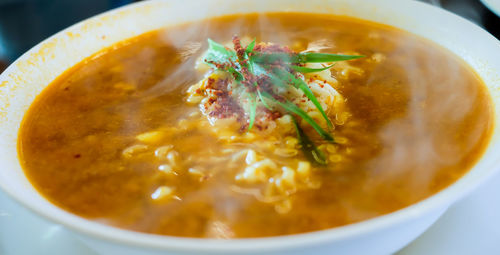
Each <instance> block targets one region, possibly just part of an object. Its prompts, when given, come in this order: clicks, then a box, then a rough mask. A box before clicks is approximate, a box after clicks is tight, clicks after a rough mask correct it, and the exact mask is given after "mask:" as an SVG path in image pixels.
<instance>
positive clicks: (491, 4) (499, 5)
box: [481, 0, 500, 17]
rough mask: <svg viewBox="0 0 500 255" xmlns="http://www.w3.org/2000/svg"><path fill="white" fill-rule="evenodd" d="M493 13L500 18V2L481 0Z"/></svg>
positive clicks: (498, 0) (499, 0) (497, 0)
mask: <svg viewBox="0 0 500 255" xmlns="http://www.w3.org/2000/svg"><path fill="white" fill-rule="evenodd" d="M481 2H482V3H483V4H484V5H486V7H488V9H490V10H491V11H492V12H493V13H495V14H496V15H497V16H498V17H500V0H481Z"/></svg>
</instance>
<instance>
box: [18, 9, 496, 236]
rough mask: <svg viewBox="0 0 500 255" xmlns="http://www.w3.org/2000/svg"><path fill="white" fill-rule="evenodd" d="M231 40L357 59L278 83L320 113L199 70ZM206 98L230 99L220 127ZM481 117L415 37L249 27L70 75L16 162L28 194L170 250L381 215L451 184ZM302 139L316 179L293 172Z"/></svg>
mask: <svg viewBox="0 0 500 255" xmlns="http://www.w3.org/2000/svg"><path fill="white" fill-rule="evenodd" d="M234 34H238V35H240V36H241V44H242V46H243V47H247V45H249V44H251V43H252V40H253V39H254V38H255V41H256V47H257V48H255V52H254V53H255V54H257V53H259V51H258V49H260V50H261V51H265V50H266V47H271V48H272V47H274V48H275V49H276V48H279V49H282V50H283V49H285V48H286V49H289V50H290V52H291V53H290V54H302V53H305V52H320V53H333V54H342V55H360V56H361V55H362V56H364V57H363V58H359V59H353V60H349V61H339V62H335V63H323V64H318V63H299V64H297V63H295V64H292V65H296V66H300V67H303V68H321V69H324V70H321V71H316V72H311V73H307V72H304V73H301V72H299V71H293V70H291V69H290V67H286V68H288V69H286V68H285V70H287V72H288V71H289V73H290V74H292V75H294V77H295V79H298V80H299V82H303V83H304V84H306V86H307V87H308V88H309V89H310V90H311V92H312V94H313V95H314V97H315V98H316V99H317V100H318V102H319V104H320V105H321V107H318V106H317V105H315V104H314V103H313V102H312V101H313V100H311V98H310V96H307V95H306V94H307V93H305V92H304V91H305V90H304V89H305V88H302V89H300V88H292V87H293V86H292V85H290V84H288V83H287V84H288V85H287V86H288V87H285V88H284V89H282V90H281V91H280V90H279V88H277V87H275V86H276V84H275V83H276V82H274V83H271V85H270V86H274V87H272V88H271V90H262V92H267V93H276V94H275V95H276V96H275V97H272V98H268V99H265V98H264V99H261V98H258V97H257V96H258V95H257V94H254V96H255V98H253V99H252V97H251V96H250V97H249V96H248V93H249V91H250V92H252V91H254V92H255V91H256V90H251V89H250V90H249V89H248V88H246V87H239V86H240V85H238V82H237V81H236V80H237V79H236V78H235V76H234V73H232V74H231V73H229V74H228V72H227V71H221V70H217V68H214V67H213V66H210V65H206V61H205V62H204V61H203V59H204V56H206V52H207V48H208V45H207V39H208V38H211V39H213V40H214V41H215V42H219V43H221V44H225V45H226V46H227V49H228V50H232V46H233V45H232V43H231V38H232V37H233V35H234ZM251 54H253V53H251ZM251 54H250V55H251ZM294 56H295V55H294ZM330 64H334V65H333V66H332V67H331V68H326V67H329V66H330ZM325 68H326V69H325ZM292 69H293V68H292ZM299 69H300V68H299ZM265 70H267V71H269V70H271V69H265ZM301 70H304V69H301ZM258 77H259V76H258V75H256V76H255V77H254V78H255V79H257V78H258ZM252 84H253V83H252ZM256 86H258V88H257V90H259V89H261V87H260V86H264V85H262V84H261V83H259V82H257V85H256ZM221 91H222V92H221ZM220 93H226V94H225V95H228V98H229V99H230V100H236V101H235V102H236V106H234V105H235V104H231V105H232V106H231V107H233V108H231V107H225V108H224V109H225V111H224V113H228V114H222V115H220V114H212V112H214V111H215V110H214V109H218V108H217V107H221V104H222V103H221V102H217V101H218V100H219V99H220V95H221V94H220ZM245 93H246V94H245ZM255 93H256V92H255ZM248 98H250V99H248ZM274 99H276V100H277V102H274V105H273V102H271V101H272V100H274ZM245 100H246V101H245ZM248 100H250V101H252V100H255V102H256V103H257V106H256V110H255V117H254V120H253V121H254V124H253V125H254V126H253V127H251V125H249V124H250V122H252V121H251V119H252V117H251V116H250V115H252V114H251V111H252V110H251V108H252V103H249V101H248ZM266 100H271V101H267V102H268V103H269V104H270V107H269V108H268V107H267V106H266V105H264V103H265V102H266ZM285 100H288V101H290V102H291V103H293V104H294V105H295V106H296V107H298V108H300V109H301V110H302V111H304V112H305V113H307V114H308V116H310V118H311V119H312V120H313V121H314V123H316V124H317V125H319V126H320V128H321V129H322V130H324V131H325V132H328V134H329V135H331V136H332V137H333V140H334V141H328V140H325V139H324V137H322V136H321V133H320V132H318V129H316V128H314V127H313V125H312V124H311V122H310V121H308V120H306V118H305V117H304V116H300V115H298V114H297V112H296V111H289V110H288V111H287V110H286V108H285V107H283V106H282V104H283V103H284V102H285ZM263 101H264V103H263ZM218 103H219V105H217V104H218ZM205 107H206V108H205ZM210 107H214V108H210ZM234 107H240V108H241V111H234ZM320 108H321V109H323V110H324V111H325V112H326V114H327V117H328V120H329V121H331V122H332V123H333V125H332V127H329V126H328V120H325V118H323V116H322V114H321V111H320V110H319V109H320ZM491 111H492V107H491V102H490V98H489V95H488V94H487V91H486V89H485V86H484V85H483V84H482V81H481V80H480V79H479V78H478V77H477V75H476V74H475V73H474V72H473V71H472V70H471V69H470V68H469V67H467V66H466V65H465V63H463V62H462V61H461V60H459V59H458V58H457V57H456V56H453V55H452V54H451V53H449V52H447V51H446V50H445V49H442V48H440V47H439V46H437V45H434V44H432V43H431V42H428V41H426V40H424V39H422V38H418V37H416V36H414V35H411V34H408V33H406V32H404V31H400V30H397V29H395V28H392V27H387V26H382V25H379V24H374V23H370V22H366V21H361V20H355V19H351V18H346V17H336V16H329V15H317V14H314V15H313V14H302V13H273V14H249V15H238V16H227V17H221V18H216V19H210V20H205V21H200V22H195V23H190V24H185V25H181V26H178V27H171V28H167V29H165V30H161V31H156V32H151V33H147V34H144V35H141V36H139V37H137V38H132V39H130V40H128V41H126V42H123V43H120V44H118V45H115V46H113V47H111V48H109V49H106V50H105V51H104V52H103V53H102V54H98V55H96V57H93V58H90V59H88V60H85V61H84V62H82V63H81V64H79V65H77V66H75V67H74V68H72V69H70V70H68V71H67V72H66V73H64V74H63V75H62V76H61V77H59V78H58V79H57V80H56V81H54V82H53V84H51V85H49V87H48V88H47V89H46V90H45V91H44V92H43V93H42V94H41V95H39V96H38V98H37V99H36V101H35V102H34V103H33V105H32V106H31V108H30V110H29V111H28V113H27V115H26V116H25V119H24V121H23V124H22V126H21V130H20V136H19V144H20V146H19V153H20V158H21V160H22V162H23V165H24V169H25V172H26V174H27V176H28V177H29V179H30V181H31V182H32V183H33V185H34V186H35V187H36V188H37V189H38V190H39V191H40V193H42V194H43V195H44V196H46V197H47V198H48V199H49V200H50V201H52V202H53V203H54V204H56V205H58V206H60V207H62V208H64V209H66V210H68V211H70V212H72V213H75V214H77V215H81V216H82V217H86V218H89V219H92V220H95V221H99V222H103V223H105V224H110V225H113V226H117V227H121V228H126V229H131V230H135V231H141V232H148V233H156V234H162V235H173V236H189V237H206V238H242V237H263V236H275V235H287V234H295V233H302V232H308V231H316V230H322V229H327V228H332V227H337V226H342V225H346V224H350V223H354V222H359V221H362V220H366V219H370V218H373V217H376V216H380V215H383V214H387V213H390V212H393V211H395V210H398V209H401V208H403V207H406V206H408V205H411V204H413V203H416V202H418V201H420V200H422V199H424V198H426V197H428V196H430V195H432V194H434V193H436V192H438V191H439V190H441V189H443V188H445V187H446V186H448V185H450V184H451V183H453V182H454V181H456V180H457V179H458V178H460V177H461V176H462V175H463V174H464V173H466V172H467V171H468V170H469V169H470V168H471V167H472V166H473V164H474V163H475V162H476V160H477V159H478V158H479V157H480V155H481V153H482V152H483V150H484V148H485V146H486V145H487V143H488V141H489V137H490V131H491V128H492V114H491ZM294 119H295V120H296V122H297V125H298V128H297V127H296V126H294V125H295V124H294V123H295V122H294ZM250 127H251V128H250ZM299 129H300V130H302V131H303V132H302V133H301V134H302V137H301V135H299V136H297V133H299V132H298V131H297V130H299ZM304 135H305V136H307V137H308V138H309V140H310V142H311V143H312V144H314V146H315V148H317V150H318V152H319V153H321V154H322V155H323V156H324V161H325V162H324V164H321V162H318V161H315V160H311V158H310V157H307V151H305V150H304V144H305V143H304V140H303V136H304Z"/></svg>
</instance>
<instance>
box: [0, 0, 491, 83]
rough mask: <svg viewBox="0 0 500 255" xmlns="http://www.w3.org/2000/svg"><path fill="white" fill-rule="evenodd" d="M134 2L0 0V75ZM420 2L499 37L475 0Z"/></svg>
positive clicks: (482, 8)
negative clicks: (70, 30) (40, 46)
mask: <svg viewBox="0 0 500 255" xmlns="http://www.w3.org/2000/svg"><path fill="white" fill-rule="evenodd" d="M136 1H139V0H0V73H1V72H2V71H3V70H4V69H5V68H6V67H7V65H8V64H9V63H11V62H13V61H14V60H15V59H17V58H18V57H19V56H20V55H21V54H22V53H24V52H25V51H27V50H29V49H30V48H31V47H33V46H35V45H36V44H37V43H39V42H40V41H42V40H43V39H45V38H47V37H49V36H50V35H52V34H55V33H56V32H58V31H60V30H62V29H64V28H66V27H68V26H70V25H72V24H74V23H76V22H78V21H81V20H83V19H85V18H88V17H91V16H94V15H96V14H98V13H101V12H104V11H106V10H109V9H113V8H116V7H120V6H122V5H125V4H129V3H132V2H136ZM186 1H189V0H186ZM401 1H404V0H401ZM422 1H424V2H428V3H430V4H434V5H438V6H441V7H443V8H445V9H448V10H450V11H452V12H455V13H457V14H459V15H461V16H463V17H465V18H467V19H469V20H471V21H473V22H475V23H476V24H478V25H480V26H482V27H484V28H485V29H486V30H488V31H489V32H490V33H492V34H493V35H494V36H496V37H497V38H500V18H499V17H497V16H496V15H495V14H493V13H492V12H490V11H489V10H488V9H487V8H486V7H485V6H484V5H483V4H482V3H481V2H480V1H479V0H422Z"/></svg>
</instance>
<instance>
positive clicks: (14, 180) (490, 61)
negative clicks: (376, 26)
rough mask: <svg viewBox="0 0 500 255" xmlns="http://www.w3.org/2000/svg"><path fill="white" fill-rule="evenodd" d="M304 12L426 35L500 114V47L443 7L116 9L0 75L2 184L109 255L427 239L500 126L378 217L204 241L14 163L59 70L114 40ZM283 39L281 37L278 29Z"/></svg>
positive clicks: (477, 169)
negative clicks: (419, 196) (470, 154)
mask: <svg viewBox="0 0 500 255" xmlns="http://www.w3.org/2000/svg"><path fill="white" fill-rule="evenodd" d="M271 11H301V12H313V13H331V14H338V15H347V16H353V17H359V18H362V19H366V20H372V21H375V22H379V23H384V24H388V25H392V26H395V27H399V28H402V29H404V30H407V31H410V32H412V33H414V34H417V35H419V36H422V37H425V38H428V39H430V40H432V41H434V42H436V43H438V44H440V45H442V46H444V47H445V48H448V49H449V50H451V51H452V52H454V53H455V54H456V55H458V56H460V57H461V58H463V59H464V60H465V61H466V62H467V63H469V65H470V66H471V67H472V68H474V69H475V70H476V72H477V73H478V74H479V75H480V76H481V77H482V79H483V80H484V81H485V82H486V84H487V86H488V88H489V91H490V93H491V96H492V98H493V101H494V104H495V107H494V108H495V119H496V121H498V120H499V119H500V117H499V116H498V114H499V113H500V76H499V74H500V43H499V42H498V41H497V40H496V39H495V38H494V37H492V36H491V35H490V34H488V33H487V32H485V31H483V30H482V29H481V28H479V27H477V26H475V25H473V24H472V23H470V22H468V21H466V20H464V19H462V18H460V17H458V16H455V15H453V14H451V13H448V12H446V11H443V10H441V9H438V8H435V7H432V6H429V5H426V4H422V3H420V2H414V1H401V0H377V1H370V0H330V1H326V0H309V1H299V0H290V1H287V0H273V1H269V0H253V1H245V0H190V1H185V0H171V1H149V2H143V3H139V4H134V5H130V6H127V7H125V8H121V9H117V10H114V11H111V12H108V13H105V14H102V15H99V16H97V17H94V18H91V19H89V20H86V21H83V22H81V23H79V24H77V25H75V26H72V27H70V28H68V29H66V30H64V31H62V32H60V33H58V34H56V35H54V36H53V37H51V38H49V39H47V40H46V41H44V42H42V43H40V44H39V45H37V46H36V47H34V48H33V49H31V50H30V51H29V52H27V53H26V54H24V55H23V56H22V57H21V58H19V59H18V60H17V61H16V62H15V63H14V64H12V65H11V66H10V67H9V68H8V69H7V70H6V71H5V72H4V73H3V74H2V76H0V166H1V170H0V187H1V188H2V189H3V190H4V191H5V192H6V193H7V194H9V195H10V196H12V197H13V198H14V199H15V200H17V201H18V202H19V203H20V204H22V205H24V206H25V207H27V208H29V209H31V210H32V211H34V212H35V213H36V214H39V215H41V216H43V217H45V218H48V219H49V220H51V221H53V222H55V223H58V224H61V225H63V226H65V227H66V228H67V229H69V230H71V231H72V233H75V234H76V235H77V236H78V237H79V238H81V239H82V240H83V241H85V242H86V243H87V244H88V245H89V246H90V247H92V248H93V249H95V250H96V251H98V252H100V253H102V254H122V255H126V254H133V255H135V254H255V253H259V254H287V255H294V254H312V253H315V254H388V253H392V252H395V251H397V250H399V249H400V248H402V247H404V246H405V245H406V244H408V243H409V242H410V241H412V240H413V239H415V238H416V237H417V236H418V235H420V234H421V233H422V232H423V231H424V230H425V229H426V228H428V227H429V226H430V225H431V224H432V223H433V222H434V221H436V220H437V218H438V217H439V216H440V215H441V214H442V213H443V212H444V211H445V210H446V209H447V208H448V207H449V206H450V205H451V204H452V203H454V202H455V201H457V200H458V199H460V198H461V197H462V196H464V195H465V194H466V193H468V192H470V191H471V190H472V189H473V188H475V187H476V186H478V185H479V184H480V183H481V182H482V181H484V180H485V179H486V178H488V177H489V176H491V174H492V173H494V171H495V170H497V169H498V168H499V167H500V157H499V156H498V155H500V148H499V147H500V139H499V138H500V126H499V125H498V123H496V125H495V130H494V134H493V138H492V140H491V144H490V145H489V147H488V149H487V151H486V152H485V153H484V155H483V156H482V158H481V160H480V161H479V162H478V163H477V164H476V165H475V166H474V168H473V169H472V170H471V171H470V172H469V173H468V174H467V175H465V176H464V177H463V178H461V179H460V180H459V181H457V182H456V183H454V184H453V185H451V186H450V187H448V188H446V189H445V190H443V191H441V192H439V193H438V194H436V195H434V196H432V197H430V198H428V199H425V200H423V201H421V202H419V203H417V204H414V205H412V206H409V207H407V208H404V209H402V210H399V211H396V212H394V213H391V214H388V215H384V216H381V217H377V218H374V219H371V220H367V221H363V222H360V223H356V224H351V225H348V226H344V227H338V228H334V229H330V230H325V231H318V232H313V233H307V234H300V235H291V236H283V237H272V238H258V239H240V240H207V239H190V238H175V237H164V236H155V235H149V234H142V233H137V232H132V231H126V230H122V229H117V228H113V227H110V226H106V225H101V224H98V223H95V222H92V221H88V220H85V219H83V218H80V217H78V216H75V215H72V214H70V213H68V212H65V211H63V210H61V209H59V208H57V207H56V206H54V205H52V204H51V203H49V202H48V201H47V200H45V199H44V198H43V197H42V196H41V195H40V194H38V193H37V192H36V191H35V189H34V188H33V187H32V186H31V184H30V183H29V182H28V180H27V179H26V177H25V176H24V173H23V170H22V169H21V166H20V164H19V160H18V157H17V150H16V148H17V133H18V129H19V126H20V123H21V120H22V118H23V115H24V113H25V112H26V110H27V109H28V107H29V106H30V104H31V103H32V102H33V100H34V98H35V97H36V96H37V95H38V94H39V93H40V92H41V91H42V90H43V89H44V88H45V87H46V86H47V85H48V84H50V83H51V82H52V81H53V80H54V79H55V78H56V77H58V76H59V75H60V74H61V73H62V72H64V71H65V70H67V69H68V68H70V67H72V66H73V65H75V64H77V63H79V62H80V61H82V60H83V59H84V58H86V57H88V56H90V55H92V54H94V53H96V52H98V51H99V50H100V49H102V48H104V47H106V46H110V45H112V44H114V43H116V42H119V41H122V40H125V39H128V38H131V37H133V36H136V35H139V34H142V33H144V32H147V31H151V30H156V29H159V28H162V27H165V26H170V25H175V24H178V23H183V22H187V21H192V20H199V19H202V18H206V17H213V16H219V15H224V14H231V13H249V12H271ZM278 33H279V31H278Z"/></svg>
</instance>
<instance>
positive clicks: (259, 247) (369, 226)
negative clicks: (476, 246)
mask: <svg viewBox="0 0 500 255" xmlns="http://www.w3.org/2000/svg"><path fill="white" fill-rule="evenodd" d="M172 1H175V0H172ZM156 2H162V0H152V1H145V2H138V3H133V4H129V5H127V6H124V7H120V8H117V9H114V10H110V11H107V12H104V13H101V14H99V15H96V16H93V17H91V18H88V19H86V20H83V21H81V22H78V23H76V24H74V25H72V26H70V27H68V28H66V29H64V30H62V31H60V32H58V33H57V34H55V35H53V36H51V37H49V38H47V39H46V40H44V41H42V42H41V43H39V44H38V45H36V46H34V47H33V48H32V49H30V50H29V51H28V52H26V53H25V54H23V55H22V56H21V57H20V58H18V59H17V60H16V61H15V62H14V63H13V64H11V65H10V66H9V67H8V68H7V69H6V70H5V71H4V72H3V73H2V74H1V75H0V81H1V80H2V78H5V79H6V80H7V79H9V78H8V77H9V75H10V74H11V73H15V72H17V71H18V70H16V67H15V64H16V63H17V62H19V61H20V60H23V59H27V58H29V57H30V54H31V53H33V52H34V51H35V50H36V49H37V48H38V47H40V45H44V44H47V42H50V41H51V40H53V39H54V38H57V37H59V36H60V35H61V34H63V33H66V32H68V31H72V30H73V29H75V28H76V27H78V26H82V24H85V23H87V22H89V20H98V19H101V18H102V17H106V16H110V15H113V14H115V13H118V12H120V11H123V10H128V9H134V8H137V7H139V6H146V5H150V4H151V5H153V4H154V3H156ZM411 2H412V3H411V4H412V5H413V6H414V7H415V8H420V9H423V10H430V9H432V10H434V11H436V12H438V13H439V14H441V15H443V16H446V17H448V18H450V19H453V20H455V21H457V22H460V23H461V25H463V26H465V27H464V29H472V30H475V32H477V33H479V34H481V36H482V37H483V38H484V39H487V40H490V41H491V40H494V41H496V43H497V44H498V45H499V46H500V42H499V41H498V40H497V39H496V38H494V37H493V36H492V35H491V34H489V33H488V32H486V31H485V30H484V29H482V28H480V27H479V26H477V25H475V24H473V23H472V22H470V21H468V20H466V19H464V18H462V17H460V16H458V15H456V14H453V13H451V12H448V11H446V10H443V9H440V8H438V7H435V6H431V5H428V4H426V3H422V2H418V1H411ZM214 17H215V16H214ZM367 20H370V19H367ZM0 84H1V83H0ZM489 146H491V141H490V144H489V145H488V147H489ZM492 167H493V166H492ZM499 170H500V166H496V167H494V168H493V169H492V170H490V171H488V172H486V174H483V175H481V176H479V178H475V177H473V176H470V173H471V172H472V171H469V172H468V173H467V174H465V175H464V176H462V177H461V178H460V179H458V180H457V181H456V182H454V183H452V184H451V185H449V186H447V187H446V188H444V189H442V190H441V191H439V192H438V193H435V194H434V195H432V196H430V197H428V198H426V199H423V200H421V201H419V202H417V203H414V204H412V205H410V206H407V207H404V208H401V209H399V210H397V211H394V212H392V213H389V214H385V215H381V216H377V217H375V218H371V219H368V220H364V221H361V222H358V223H352V224H348V225H345V226H340V227H335V228H330V229H326V230H319V231H313V232H308V233H300V234H292V235H285V236H273V237H260V238H242V239H230V240H219V239H204V238H185V237H174V236H161V235H154V234H147V233H141V232H135V231H131V230H126V229H120V228H116V227H112V226H108V225H104V224H100V223H96V222H93V221H91V220H87V219H84V218H81V217H78V216H76V215H73V214H71V213H68V212H66V211H64V210H63V209H61V208H58V210H60V211H61V212H62V213H63V214H66V215H67V216H68V217H64V218H62V219H61V218H58V217H57V216H56V215H52V214H51V213H50V212H49V211H48V210H46V209H44V208H39V207H36V206H33V205H31V204H30V203H27V202H26V201H24V198H23V197H22V196H20V195H19V194H18V193H17V192H16V191H15V190H12V189H9V188H8V187H7V186H4V185H3V183H2V182H0V191H4V192H5V193H6V194H7V195H9V196H10V197H11V198H13V199H14V200H15V201H16V202H17V203H19V204H21V205H22V206H23V207H25V208H28V209H29V210H30V211H32V212H34V213H35V214H37V215H40V216H42V217H43V218H45V219H48V220H50V221H51V222H55V223H58V224H61V225H63V226H64V227H66V228H68V229H70V230H73V231H75V232H76V233H83V234H85V235H87V236H89V237H91V238H95V239H100V240H105V241H109V242H112V243H117V244H123V245H125V246H134V247H143V248H148V249H159V250H179V251H180V250H190V251H197V252H242V251H245V252H252V251H264V250H267V251H273V250H278V249H281V248H283V247H286V248H287V249H291V248H294V247H303V246H305V245H307V246H310V245H315V244H321V243H326V242H331V241H332V240H346V239H349V238H352V237H355V236H359V235H364V234H369V233H372V232H374V231H377V230H382V229H385V228H389V227H391V226H394V225H397V224H399V223H402V222H405V221H407V220H411V219H416V218H418V217H419V216H421V215H424V214H425V213H427V212H430V211H432V210H433V209H436V208H443V207H445V208H447V207H448V206H449V205H451V204H452V203H453V202H454V201H456V200H458V199H459V198H461V197H463V196H464V195H465V194H467V193H469V192H470V191H472V190H473V189H475V188H476V187H477V186H479V185H480V184H481V183H483V182H484V181H485V180H486V179H488V178H489V177H491V176H492V175H493V174H495V173H496V172H497V171H499ZM48 203H50V202H48Z"/></svg>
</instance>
